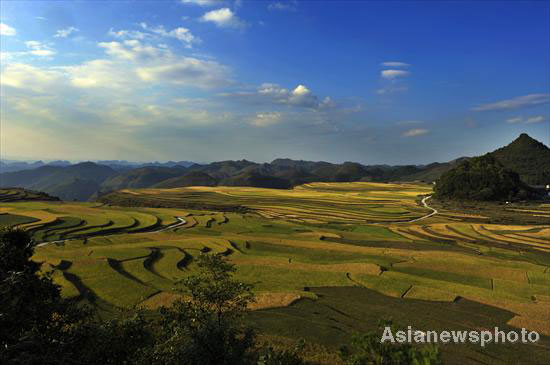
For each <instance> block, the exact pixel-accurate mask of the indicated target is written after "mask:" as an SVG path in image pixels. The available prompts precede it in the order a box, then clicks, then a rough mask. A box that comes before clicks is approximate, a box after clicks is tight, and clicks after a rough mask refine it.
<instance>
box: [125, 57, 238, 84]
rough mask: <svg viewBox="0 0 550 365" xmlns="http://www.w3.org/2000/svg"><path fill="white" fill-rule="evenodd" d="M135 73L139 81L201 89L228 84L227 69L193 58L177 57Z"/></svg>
mask: <svg viewBox="0 0 550 365" xmlns="http://www.w3.org/2000/svg"><path fill="white" fill-rule="evenodd" d="M136 73H137V75H138V76H139V78H140V79H141V80H143V81H147V82H160V83H168V84H175V85H185V86H195V87H199V88H202V89H210V88H216V87H220V86H226V85H228V84H229V83H230V81H229V80H228V77H227V74H228V69H227V67H225V66H223V65H221V64H219V63H217V62H215V61H205V60H200V59H197V58H193V57H179V58H177V59H173V62H167V63H164V64H160V65H154V66H145V67H139V68H137V69H136Z"/></svg>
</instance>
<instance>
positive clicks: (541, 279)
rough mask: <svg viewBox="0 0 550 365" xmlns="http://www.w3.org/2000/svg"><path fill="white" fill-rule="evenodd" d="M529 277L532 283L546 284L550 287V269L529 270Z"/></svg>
mask: <svg viewBox="0 0 550 365" xmlns="http://www.w3.org/2000/svg"><path fill="white" fill-rule="evenodd" d="M527 277H528V278H529V283H530V284H538V285H546V286H549V287H550V271H546V272H541V271H528V272H527Z"/></svg>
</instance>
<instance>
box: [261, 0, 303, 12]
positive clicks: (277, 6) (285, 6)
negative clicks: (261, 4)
mask: <svg viewBox="0 0 550 365" xmlns="http://www.w3.org/2000/svg"><path fill="white" fill-rule="evenodd" d="M297 6H298V2H297V1H295V0H294V1H275V2H272V3H269V5H268V6H267V9H268V10H279V11H296V10H297Z"/></svg>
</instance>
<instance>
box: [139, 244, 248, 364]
mask: <svg viewBox="0 0 550 365" xmlns="http://www.w3.org/2000/svg"><path fill="white" fill-rule="evenodd" d="M197 264H198V265H197V266H198V272H197V274H195V275H192V276H190V277H189V278H187V279H186V280H184V282H183V286H184V289H185V291H184V292H183V293H184V294H185V296H186V297H185V299H183V300H179V301H177V302H176V303H175V304H174V305H173V306H172V307H171V308H162V309H161V314H162V316H163V319H162V322H161V326H162V328H163V331H162V333H161V334H160V336H161V338H160V339H159V341H158V342H157V346H156V347H155V350H154V351H153V352H152V353H151V354H150V357H149V361H150V362H151V363H162V364H177V363H181V362H182V361H183V360H182V359H185V361H184V362H185V363H186V364H205V365H207V364H216V365H224V364H228V365H229V364H246V363H250V362H252V361H253V359H254V358H255V357H256V354H255V352H254V349H253V346H254V339H255V334H254V332H253V330H252V329H251V328H249V327H246V326H244V325H242V323H240V319H241V317H242V314H243V313H244V311H245V310H246V307H247V305H248V304H249V303H250V302H252V301H253V300H254V296H253V294H252V292H251V289H252V285H250V284H246V283H243V282H240V281H238V280H235V279H234V278H233V274H234V273H235V271H236V269H235V266H234V265H232V264H230V263H228V262H226V261H225V260H224V258H223V257H222V256H221V255H212V254H201V255H200V256H199V257H198V258H197Z"/></svg>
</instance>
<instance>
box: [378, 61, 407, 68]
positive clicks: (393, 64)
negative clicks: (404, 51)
mask: <svg viewBox="0 0 550 365" xmlns="http://www.w3.org/2000/svg"><path fill="white" fill-rule="evenodd" d="M381 65H382V66H384V67H409V66H410V64H408V63H405V62H397V61H387V62H382V63H381Z"/></svg>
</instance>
